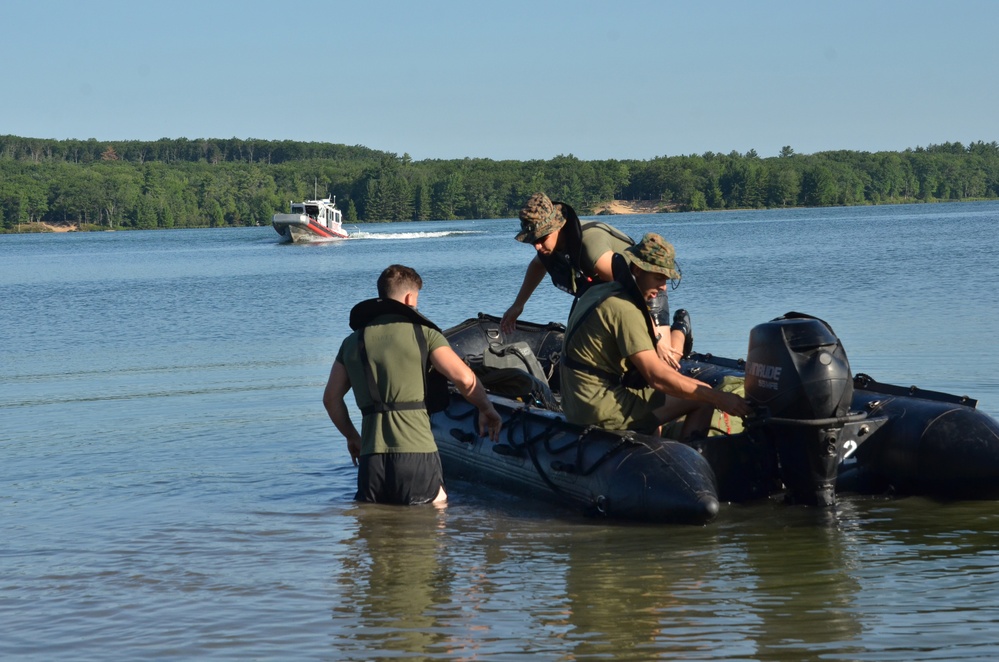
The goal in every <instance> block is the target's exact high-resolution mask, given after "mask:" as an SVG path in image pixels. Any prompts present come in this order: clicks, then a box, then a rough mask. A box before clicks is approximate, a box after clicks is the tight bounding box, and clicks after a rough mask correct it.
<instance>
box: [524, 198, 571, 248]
mask: <svg viewBox="0 0 999 662" xmlns="http://www.w3.org/2000/svg"><path fill="white" fill-rule="evenodd" d="M563 225H565V217H564V216H562V210H561V209H559V205H556V204H555V203H553V202H552V201H551V200H550V199H549V198H548V196H547V195H545V194H544V193H535V194H534V195H532V196H531V197H530V198H528V199H527V202H526V203H525V204H524V207H523V208H522V209H521V210H520V233H519V234H517V236H516V239H517V241H522V242H524V243H525V244H534V243H537V242H538V240H539V239H541V238H542V237H544V236H546V235H550V234H551V233H552V232H555V230H558V229H559V228H561V227H562V226H563Z"/></svg>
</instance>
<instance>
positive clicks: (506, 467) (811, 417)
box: [431, 313, 999, 523]
mask: <svg viewBox="0 0 999 662" xmlns="http://www.w3.org/2000/svg"><path fill="white" fill-rule="evenodd" d="M563 332H564V327H563V326H562V325H561V324H556V323H550V324H547V325H541V324H533V323H529V322H518V324H517V330H516V331H515V332H514V333H513V334H512V336H511V335H509V334H501V332H500V329H499V318H496V317H493V316H490V315H486V314H482V313H480V314H479V316H478V317H477V318H472V319H469V320H466V321H465V322H463V323H461V324H459V325H457V326H455V327H453V328H451V329H448V330H446V331H445V335H446V336H447V338H448V340H449V342H450V343H451V345H452V347H453V348H454V349H455V351H456V352H457V353H458V355H459V356H461V357H462V358H463V359H464V360H465V361H466V362H467V363H468V364H469V365H470V366H471V367H472V368H473V370H475V371H476V373H477V374H478V375H479V376H480V378H481V380H482V382H483V383H484V384H485V385H486V388H487V390H488V391H489V394H490V399H491V400H492V401H493V403H494V405H495V406H496V409H497V410H498V411H499V412H500V414H501V415H502V417H503V420H504V428H503V431H502V432H501V440H500V442H499V443H497V444H493V443H492V442H490V441H489V440H488V439H480V438H479V437H478V435H477V434H476V431H475V425H476V421H477V416H476V410H475V408H474V407H472V406H471V405H469V404H468V403H466V402H465V401H464V400H463V399H462V398H461V397H460V396H458V395H457V394H455V393H452V395H451V401H450V404H449V406H448V407H447V409H445V410H444V411H442V412H438V413H435V414H433V415H432V416H431V423H432V426H433V430H434V436H435V438H436V440H437V445H438V447H439V449H440V454H441V460H442V463H443V464H444V471H445V476H446V477H448V478H460V479H463V480H468V481H473V482H483V483H488V484H490V485H492V486H494V487H498V488H500V489H504V490H507V491H510V492H513V493H517V494H531V495H533V496H535V497H538V498H542V499H548V500H557V501H560V502H562V503H565V504H568V505H571V506H574V507H578V508H579V509H580V510H582V511H584V512H586V513H591V514H594V515H602V516H607V517H611V518H616V519H625V520H638V521H647V522H663V523H666V522H678V523H705V522H708V521H710V520H711V519H712V518H713V517H714V516H715V515H716V514H717V513H718V510H719V502H745V501H751V500H754V499H763V498H769V497H775V496H781V497H783V498H785V499H786V500H787V501H789V502H792V503H800V504H809V505H819V506H829V505H832V504H833V503H835V500H836V494H837V492H840V493H846V492H854V493H863V494H894V495H914V494H923V495H931V496H938V497H944V498H974V499H992V498H999V424H997V422H996V421H995V419H993V418H991V417H989V416H987V415H986V414H984V413H982V412H980V411H978V410H977V409H976V405H977V402H976V401H975V400H971V399H969V398H966V397H959V396H953V395H949V394H945V393H937V392H933V391H927V390H923V389H919V388H916V387H899V386H892V385H888V384H881V383H878V382H876V381H875V380H874V379H872V378H871V377H869V376H867V375H864V374H858V375H856V376H854V375H853V374H852V373H851V370H850V366H849V363H848V361H847V358H846V354H845V351H844V350H843V347H842V345H841V344H840V342H839V339H838V338H837V337H836V335H835V333H834V332H833V331H832V329H831V327H830V326H829V325H828V324H826V323H825V322H823V321H822V320H819V319H817V318H813V317H809V316H807V315H801V314H798V313H788V314H787V315H785V316H783V317H780V318H777V319H775V320H772V321H770V322H767V323H764V324H760V325H758V326H757V327H755V328H753V329H752V331H751V333H750V340H749V351H748V354H747V358H746V359H745V360H733V359H726V358H720V357H714V356H711V355H707V354H693V355H691V356H690V357H688V358H687V359H684V360H683V361H682V370H683V372H685V373H686V374H688V375H690V376H692V377H696V378H697V379H700V380H701V381H704V382H706V383H708V384H711V385H712V386H715V387H719V388H720V387H723V385H724V386H726V387H728V386H730V385H731V384H738V385H739V386H742V385H743V384H744V390H745V395H746V397H747V398H748V399H749V400H750V402H752V403H753V404H754V406H755V407H756V408H757V411H758V416H756V417H754V418H753V419H749V420H746V421H745V422H744V423H745V425H744V428H743V426H736V427H737V428H739V429H737V430H736V431H735V432H734V433H728V431H723V430H719V431H715V432H713V433H712V435H710V436H708V437H706V438H703V439H699V440H696V441H694V442H691V443H690V444H683V443H680V442H678V441H674V440H670V439H667V438H658V437H650V436H646V435H642V434H636V433H631V432H627V433H621V432H613V431H608V430H603V429H599V428H582V427H579V426H575V425H572V424H570V423H568V422H567V421H566V420H565V418H564V417H563V416H562V414H561V413H560V410H559V380H558V364H559V357H560V354H561V349H562V337H563ZM736 420H737V421H738V419H736Z"/></svg>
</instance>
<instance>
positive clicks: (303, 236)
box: [271, 198, 347, 244]
mask: <svg viewBox="0 0 999 662" xmlns="http://www.w3.org/2000/svg"><path fill="white" fill-rule="evenodd" d="M342 222H343V214H342V213H341V212H340V210H339V209H337V208H336V198H333V199H330V198H323V199H322V200H306V201H304V202H292V203H291V213H290V214H274V217H273V218H272V219H271V223H272V224H273V225H274V229H275V230H277V233H278V234H279V235H281V239H282V241H286V242H292V243H295V244H305V243H311V242H317V241H331V240H333V239H346V238H347V232H346V231H345V230H344V229H343V228H342V227H341V224H342Z"/></svg>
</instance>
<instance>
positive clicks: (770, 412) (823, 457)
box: [746, 313, 853, 505]
mask: <svg viewBox="0 0 999 662" xmlns="http://www.w3.org/2000/svg"><path fill="white" fill-rule="evenodd" d="M746 397H747V399H749V401H750V402H752V403H753V404H754V405H756V406H758V407H761V408H765V411H766V413H767V416H766V418H765V419H764V420H763V424H762V426H761V427H762V433H763V434H764V435H766V436H767V438H768V440H769V441H771V442H773V444H774V445H775V447H776V450H777V455H778V457H779V459H780V470H781V477H782V479H783V481H784V484H785V486H786V487H787V489H788V492H789V497H790V498H791V499H792V500H794V501H797V502H804V503H811V504H817V505H832V504H833V503H835V486H836V473H837V467H838V465H839V462H840V460H841V459H842V455H843V448H842V443H841V437H842V429H843V423H844V421H843V420H841V419H844V418H845V417H847V416H848V415H849V412H850V403H851V402H852V400H853V376H852V375H851V373H850V363H849V361H848V360H847V357H846V351H845V350H844V349H843V345H842V344H841V343H840V341H839V338H838V337H837V336H836V334H835V333H834V332H833V330H832V328H831V327H830V326H829V325H828V324H826V323H825V322H824V321H822V320H820V319H818V318H815V317H811V316H808V315H803V314H801V313H787V314H786V315H784V316H782V317H779V318H777V319H775V320H771V321H770V322H766V323H764V324H760V325H757V326H756V327H754V328H753V329H752V331H751V332H750V334H749V351H748V353H747V357H746Z"/></svg>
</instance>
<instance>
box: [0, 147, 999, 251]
mask: <svg viewBox="0 0 999 662" xmlns="http://www.w3.org/2000/svg"><path fill="white" fill-rule="evenodd" d="M536 191H545V192H546V193H548V195H549V196H551V197H552V198H553V199H555V200H561V201H563V202H567V203H569V204H571V205H573V207H575V208H576V210H577V211H578V212H579V213H580V214H581V215H587V214H590V213H593V210H594V209H596V207H597V206H598V205H599V204H600V203H604V202H608V201H610V200H615V199H618V200H646V201H655V202H656V203H657V204H661V209H663V210H670V211H672V210H681V211H702V210H709V209H760V208H774V207H822V206H833V205H867V204H889V203H907V202H936V201H947V200H980V199H996V198H999V145H997V143H996V142H991V143H983V142H976V143H972V144H969V145H967V146H966V145H963V144H961V143H944V144H940V145H930V146H928V147H925V148H923V147H916V148H914V149H906V150H905V151H903V152H875V153H871V152H855V151H834V152H819V153H816V154H797V153H795V151H794V150H793V149H792V148H791V147H789V146H787V147H784V148H783V149H782V150H781V152H780V154H779V155H778V156H775V157H767V158H762V157H760V156H759V155H758V154H757V153H756V152H755V151H753V150H751V151H749V152H747V153H745V154H739V153H737V152H730V153H728V154H718V153H713V152H707V153H705V154H700V155H693V154H692V155H689V156H662V157H657V158H654V159H651V160H644V161H637V160H620V161H619V160H613V159H611V160H604V161H583V160H580V159H578V158H576V157H574V156H572V155H571V154H570V155H568V156H557V157H555V158H552V159H549V160H546V161H541V160H532V161H494V160H490V159H472V158H465V159H453V160H435V159H431V160H425V161H413V160H412V159H411V158H410V157H409V155H408V154H403V155H402V156H398V155H396V154H392V153H388V152H380V151H376V150H372V149H368V148H366V147H362V146H354V147H349V146H346V145H336V144H330V143H313V142H308V143H307V142H294V141H273V140H252V139H247V140H240V139H237V138H231V139H204V140H201V139H199V140H188V139H185V138H178V139H167V138H164V139H162V140H156V141H145V142H144V141H98V140H94V139H90V140H47V139H36V138H21V137H17V136H0V230H3V231H17V230H18V229H19V228H20V227H21V226H22V225H23V224H28V223H32V222H36V221H43V222H47V223H52V224H74V225H77V226H78V227H79V228H80V229H85V230H97V229H129V228H181V227H186V228H190V227H225V226H248V225H261V224H269V223H270V219H271V216H272V215H273V214H274V213H275V212H280V211H287V208H288V205H289V202H290V201H292V200H295V201H300V200H303V199H306V198H313V197H314V194H315V193H316V192H318V193H319V196H320V197H325V196H326V195H334V196H336V200H337V206H339V207H340V208H341V209H343V210H344V221H345V223H349V222H379V221H423V220H453V219H472V218H512V217H515V216H516V215H517V212H518V210H519V209H520V207H521V205H522V204H523V202H524V200H526V199H527V198H528V197H529V196H530V195H531V194H532V193H534V192H536Z"/></svg>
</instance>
